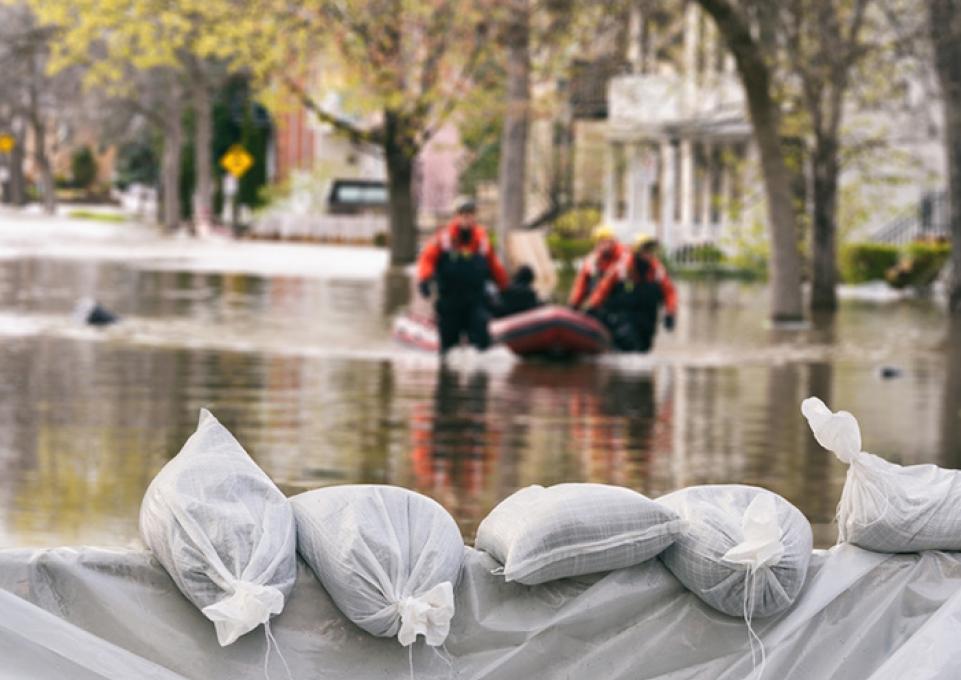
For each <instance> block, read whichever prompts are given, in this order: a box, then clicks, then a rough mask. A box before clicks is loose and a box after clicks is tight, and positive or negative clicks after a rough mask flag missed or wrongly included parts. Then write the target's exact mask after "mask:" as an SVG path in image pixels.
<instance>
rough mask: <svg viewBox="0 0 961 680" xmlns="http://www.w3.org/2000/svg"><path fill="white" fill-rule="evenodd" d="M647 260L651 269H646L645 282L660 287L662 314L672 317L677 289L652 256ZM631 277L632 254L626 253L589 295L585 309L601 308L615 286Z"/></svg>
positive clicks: (658, 261)
mask: <svg viewBox="0 0 961 680" xmlns="http://www.w3.org/2000/svg"><path fill="white" fill-rule="evenodd" d="M648 260H649V261H650V263H651V267H650V269H648V273H647V280H648V281H652V282H655V283H657V284H658V285H660V287H661V292H662V293H663V294H664V313H665V314H669V315H672V316H673V315H674V314H676V313H677V289H675V288H674V283H673V282H672V281H671V277H670V276H668V275H667V270H666V269H665V268H664V265H663V264H661V262H660V260H658V259H657V258H656V257H653V256H651V257H649V258H648ZM633 275H634V253H632V252H630V251H628V252H627V254H626V255H625V256H624V257H622V258H621V261H620V262H618V264H617V266H616V267H612V268H611V269H610V270H609V271H608V272H607V275H606V276H605V277H604V278H603V279H602V280H601V282H600V283H599V284H598V285H597V287H596V288H595V289H594V292H593V293H591V297H590V299H589V300H588V301H587V307H588V308H589V309H594V308H597V307H600V306H602V305H603V304H604V302H605V301H606V300H607V298H608V297H610V295H611V293H612V292H613V291H614V288H615V286H617V284H618V283H620V282H622V281H627V279H628V278H630V277H631V276H633Z"/></svg>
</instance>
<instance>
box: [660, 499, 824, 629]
mask: <svg viewBox="0 0 961 680" xmlns="http://www.w3.org/2000/svg"><path fill="white" fill-rule="evenodd" d="M657 501H658V502H659V503H663V504H664V505H665V506H667V507H669V508H671V509H672V510H674V511H675V512H677V514H678V515H679V516H680V517H681V519H684V520H686V521H687V522H688V528H687V529H686V530H685V531H684V532H683V533H681V534H680V535H679V536H678V537H677V540H676V541H675V542H674V544H673V545H672V546H671V547H669V548H668V549H667V550H665V551H664V552H663V553H661V556H660V557H661V561H663V562H664V564H665V566H667V568H668V569H669V570H670V571H671V573H673V574H674V576H676V577H677V578H678V580H679V581H680V582H681V583H683V584H684V585H685V586H686V587H687V588H688V590H690V591H691V592H693V593H694V594H695V595H697V596H698V597H699V598H701V599H702V600H704V601H705V602H706V603H707V604H709V605H711V606H712V607H714V608H715V609H717V610H718V611H721V612H723V613H725V614H729V615H731V616H743V617H744V618H745V619H747V620H748V621H750V620H751V619H752V618H753V617H755V616H761V617H764V616H771V615H773V614H777V613H778V612H780V611H783V610H784V609H787V608H788V607H790V606H791V605H792V604H793V603H794V600H795V599H797V596H798V593H799V592H800V590H801V586H802V585H803V584H804V579H805V577H806V576H807V568H808V561H809V560H810V558H811V547H812V534H811V525H810V523H809V522H808V521H807V519H806V518H805V517H804V515H803V514H801V511H800V510H798V509H797V508H796V507H794V506H793V505H791V503H789V502H788V501H787V500H785V499H784V498H782V497H781V496H779V495H777V494H775V493H773V492H771V491H768V490H767V489H761V488H758V487H753V486H741V485H707V486H693V487H689V488H686V489H681V490H680V491H675V492H673V493H670V494H668V495H666V496H662V497H661V498H658V499H657Z"/></svg>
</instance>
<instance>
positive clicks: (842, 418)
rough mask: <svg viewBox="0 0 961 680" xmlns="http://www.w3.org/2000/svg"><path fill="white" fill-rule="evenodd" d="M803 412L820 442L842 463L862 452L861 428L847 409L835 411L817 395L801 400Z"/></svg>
mask: <svg viewBox="0 0 961 680" xmlns="http://www.w3.org/2000/svg"><path fill="white" fill-rule="evenodd" d="M801 413H803V414H804V417H805V418H807V421H808V425H810V426H811V432H813V433H814V438H815V439H817V440H818V444H820V445H821V446H823V447H824V448H826V449H827V450H828V451H831V452H832V453H834V455H835V456H837V457H838V460H840V461H841V462H842V463H848V464H850V463H853V462H854V461H855V460H857V458H858V456H859V455H860V454H861V428H860V427H859V426H858V419H857V418H855V417H854V416H853V415H851V414H850V413H848V412H847V411H838V412H836V413H835V412H833V411H831V409H829V408H828V407H827V406H825V404H824V402H823V401H821V400H820V399H818V398H817V397H808V398H807V399H805V400H804V401H803V402H801Z"/></svg>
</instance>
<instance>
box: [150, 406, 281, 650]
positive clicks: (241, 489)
mask: <svg viewBox="0 0 961 680" xmlns="http://www.w3.org/2000/svg"><path fill="white" fill-rule="evenodd" d="M140 535H141V537H142V538H143V542H144V543H145V544H146V545H147V547H148V548H149V549H150V550H151V551H153V553H154V555H155V556H156V558H157V560H158V561H159V562H160V563H161V564H162V565H163V567H164V568H165V569H166V570H167V573H169V574H170V577H171V578H172V579H173V581H174V583H176V584H177V587H178V588H179V589H180V591H181V592H182V593H183V594H184V595H186V596H187V598H188V599H189V600H190V601H191V602H193V603H194V604H195V605H196V606H197V607H198V608H199V609H200V610H201V611H202V612H203V613H204V615H205V616H206V617H207V618H208V619H210V620H211V621H213V622H214V626H215V628H216V630H217V640H218V641H219V642H220V644H221V645H229V644H230V643H232V642H233V641H235V640H236V639H237V638H238V637H240V636H241V635H243V634H244V633H247V632H249V631H251V630H253V629H254V628H256V627H257V626H259V625H260V624H262V623H267V621H268V620H269V619H270V617H271V616H272V615H275V614H279V613H280V612H281V610H282V609H283V608H284V601H285V600H286V598H287V597H288V596H289V594H290V591H291V589H292V588H293V586H294V580H295V578H296V576H297V553H296V547H297V546H296V544H297V537H296V525H295V523H294V515H293V511H292V509H291V506H290V503H289V502H288V501H287V499H286V498H285V497H284V494H283V493H281V491H280V490H279V489H278V488H277V487H276V486H275V485H274V483H273V482H271V481H270V478H268V477H267V475H266V474H265V473H264V471H263V470H261V469H260V468H259V467H258V466H257V464H256V463H255V462H254V461H253V460H251V458H250V456H248V455H247V453H246V452H245V451H244V449H243V447H242V446H241V445H240V444H239V443H238V442H237V440H236V439H234V437H233V435H231V434H230V432H229V431H228V430H227V428H225V427H224V426H223V425H221V424H220V423H219V422H218V421H217V419H216V418H214V417H213V415H211V414H210V412H209V411H207V410H206V409H201V411H200V422H199V423H198V425H197V431H196V432H194V434H193V435H191V437H190V439H188V440H187V442H186V443H185V444H184V446H183V448H182V449H181V450H180V453H178V454H177V455H176V456H175V457H174V458H173V459H172V460H171V461H169V462H168V463H167V464H166V465H165V466H164V467H163V468H162V469H161V470H160V472H159V473H157V476H156V477H155V478H154V480H153V482H151V484H150V486H149V487H148V488H147V492H146V494H145V495H144V498H143V503H142V504H141V506H140Z"/></svg>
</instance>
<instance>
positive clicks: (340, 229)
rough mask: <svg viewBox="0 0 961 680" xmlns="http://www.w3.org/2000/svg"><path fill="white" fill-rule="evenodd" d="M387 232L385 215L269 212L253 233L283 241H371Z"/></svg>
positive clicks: (258, 222)
mask: <svg viewBox="0 0 961 680" xmlns="http://www.w3.org/2000/svg"><path fill="white" fill-rule="evenodd" d="M387 232H388V223H387V217H386V216H385V215H298V214H291V213H268V214H266V215H262V216H260V217H258V218H257V219H255V220H254V225H253V228H252V229H251V235H252V236H255V237H259V238H272V239H280V240H306V241H333V242H337V243H370V242H373V241H374V240H375V239H376V238H377V237H378V236H379V235H386V234H387Z"/></svg>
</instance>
